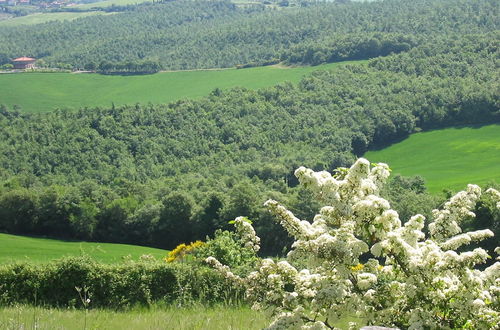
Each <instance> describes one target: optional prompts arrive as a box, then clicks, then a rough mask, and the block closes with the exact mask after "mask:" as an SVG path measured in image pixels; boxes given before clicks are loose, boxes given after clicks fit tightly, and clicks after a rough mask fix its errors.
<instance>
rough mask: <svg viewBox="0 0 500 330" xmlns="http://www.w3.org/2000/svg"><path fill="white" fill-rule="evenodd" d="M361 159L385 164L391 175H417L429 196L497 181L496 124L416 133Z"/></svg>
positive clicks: (499, 134) (499, 149)
mask: <svg viewBox="0 0 500 330" xmlns="http://www.w3.org/2000/svg"><path fill="white" fill-rule="evenodd" d="M364 157H365V158H367V159H368V160H369V161H371V162H384V163H387V164H389V166H390V167H391V168H392V170H393V173H399V174H402V175H405V176H412V175H421V176H422V177H424V178H425V180H426V185H427V188H428V189H429V191H430V192H432V193H438V192H441V191H442V190H443V189H452V190H455V191H458V190H462V189H464V188H465V187H466V186H467V184H468V183H475V184H484V183H487V182H489V181H496V182H500V125H498V124H497V125H488V126H483V127H462V128H448V129H442V130H435V131H429V132H423V133H417V134H413V135H411V136H410V137H409V138H408V139H406V140H404V141H402V142H400V143H396V144H394V145H392V146H390V147H388V148H385V149H383V150H379V151H369V152H367V153H366V154H365V155H364Z"/></svg>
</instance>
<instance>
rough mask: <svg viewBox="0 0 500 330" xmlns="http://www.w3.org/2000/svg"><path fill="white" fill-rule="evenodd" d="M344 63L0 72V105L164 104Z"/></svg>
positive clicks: (294, 78)
mask: <svg viewBox="0 0 500 330" xmlns="http://www.w3.org/2000/svg"><path fill="white" fill-rule="evenodd" d="M359 62H362V63H364V62H365V61H359ZM359 62H356V63H359ZM348 63H354V62H341V63H330V64H324V65H318V66H312V67H311V66H308V67H294V68H284V67H280V66H267V67H257V68H248V69H224V70H199V71H175V72H161V73H157V74H152V75H137V76H119V75H112V76H111V75H100V74H89V73H80V74H73V73H19V74H0V86H2V93H1V94H0V104H5V105H7V106H8V107H12V106H13V105H19V106H21V109H22V110H23V111H27V112H43V111H50V110H53V109H55V108H73V109H75V108H81V107H95V106H106V107H109V106H110V105H111V104H112V103H114V104H115V105H122V104H135V103H148V102H151V103H168V102H171V101H176V100H179V99H185V98H198V97H202V96H205V95H208V94H209V93H210V92H211V91H212V90H214V89H215V88H222V89H227V88H231V87H235V86H240V87H246V88H250V89H257V88H261V87H266V86H272V85H275V84H277V83H280V82H284V81H291V82H298V81H299V80H300V79H301V78H302V77H303V76H304V75H306V74H308V73H310V72H312V71H315V70H327V69H333V68H335V67H338V66H340V65H345V64H348Z"/></svg>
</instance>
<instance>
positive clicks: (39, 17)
mask: <svg viewBox="0 0 500 330" xmlns="http://www.w3.org/2000/svg"><path fill="white" fill-rule="evenodd" d="M109 14H110V13H105V12H102V11H91V12H81V13H76V12H61V13H34V14H30V15H26V16H19V17H13V18H9V19H5V20H0V27H8V26H19V25H34V24H42V23H47V22H50V21H71V20H74V19H77V18H80V17H86V16H93V15H109Z"/></svg>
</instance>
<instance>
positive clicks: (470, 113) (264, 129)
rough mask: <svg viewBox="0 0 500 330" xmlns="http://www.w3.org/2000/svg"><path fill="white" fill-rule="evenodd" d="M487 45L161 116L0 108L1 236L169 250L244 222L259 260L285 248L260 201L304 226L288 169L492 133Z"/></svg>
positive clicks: (450, 46)
mask: <svg viewBox="0 0 500 330" xmlns="http://www.w3.org/2000/svg"><path fill="white" fill-rule="evenodd" d="M498 44H499V43H498V36H497V35H496V34H495V33H488V34H481V35H465V36H462V37H460V38H458V39H449V38H447V37H445V36H443V37H442V38H440V39H436V41H435V43H434V44H433V45H432V48H429V45H421V46H416V47H415V48H413V49H411V50H409V51H407V52H404V53H401V54H393V55H390V56H387V57H380V58H377V59H373V60H371V61H369V62H368V64H367V65H345V66H342V67H339V68H336V69H335V70H333V71H316V72H314V73H313V74H311V75H309V76H307V77H305V78H304V79H302V80H301V81H300V82H299V83H298V84H292V83H282V84H279V85H277V86H274V87H267V88H262V89H258V90H249V89H245V88H235V89H229V90H217V89H215V90H213V91H212V92H211V93H210V94H209V95H208V96H206V97H203V98H199V99H196V100H187V99H185V100H180V101H176V102H174V103H170V104H167V105H154V104H148V105H140V104H137V105H129V106H121V107H117V106H115V107H108V108H99V109H81V110H79V111H55V112H49V113H42V114H40V113H39V114H36V113H31V114H30V113H23V112H18V111H15V110H12V109H8V108H6V107H3V108H2V109H1V111H0V113H1V115H0V128H1V129H0V150H1V152H0V178H1V180H2V182H3V183H2V185H1V186H0V229H2V230H4V231H8V232H10V233H23V234H38V235H54V236H56V237H65V238H78V239H83V240H96V241H109V242H121V243H133V244H146V245H153V246H158V247H163V248H173V247H175V245H176V244H178V243H180V242H183V241H192V240H194V239H203V238H205V236H206V235H212V234H213V232H214V231H215V230H216V229H217V228H227V226H228V225H227V222H228V221H229V220H232V219H233V218H234V217H236V216H239V215H245V216H248V217H250V218H251V219H253V220H255V224H256V226H257V229H258V230H259V234H260V235H261V237H262V238H263V250H265V251H274V252H272V253H275V252H276V251H281V249H282V246H283V242H286V240H287V238H286V236H283V235H284V234H283V232H280V231H279V230H278V229H276V226H275V225H273V223H272V220H271V219H270V218H269V215H268V214H267V213H266V212H264V211H263V210H262V203H263V202H264V201H265V200H266V199H267V198H270V197H273V198H275V199H280V200H286V202H285V203H286V205H287V206H289V207H290V208H291V209H292V210H293V211H294V212H297V214H298V215H300V216H301V217H303V218H306V219H307V218H309V217H311V216H312V215H314V211H315V210H314V207H309V208H305V209H304V208H303V203H304V202H305V201H307V200H310V196H309V197H308V196H307V194H306V195H305V192H303V191H301V190H300V189H299V188H297V187H296V185H297V181H296V179H295V178H294V176H293V171H294V170H295V169H296V168H297V167H299V166H301V165H303V166H308V167H312V168H314V169H316V170H318V169H325V170H330V171H331V170H334V169H335V168H337V167H338V166H350V164H351V163H352V161H353V159H355V157H356V156H360V155H363V154H364V153H365V152H366V151H367V150H368V149H370V148H374V147H380V146H384V145H387V144H390V143H393V142H395V141H399V140H401V139H403V138H405V137H407V136H409V135H410V134H412V133H414V132H416V131H419V130H424V131H425V130H430V129H437V128H444V127H451V126H457V125H464V124H467V125H470V124H486V123H497V122H499V121H500V117H499V114H500V112H499V108H498V104H499V103H498V90H499V89H498V88H495V86H498V81H499V80H498V73H497V72H492V71H491V68H492V67H495V62H496V60H497V51H498ZM431 50H432V51H431ZM234 71H235V72H240V71H242V70H234ZM126 78H132V77H126ZM487 152H496V151H495V150H489V151H487ZM421 190H422V189H419V190H418V191H421ZM424 190H425V188H424ZM285 195H286V196H288V197H284V196H285ZM413 200H416V199H415V198H413ZM424 206H425V207H432V203H427V204H425V205H424ZM417 211H418V210H417ZM412 212H413V210H412ZM407 213H409V211H408V212H407ZM186 224H188V225H186ZM174 228H183V230H177V229H176V230H174ZM280 246H281V247H280Z"/></svg>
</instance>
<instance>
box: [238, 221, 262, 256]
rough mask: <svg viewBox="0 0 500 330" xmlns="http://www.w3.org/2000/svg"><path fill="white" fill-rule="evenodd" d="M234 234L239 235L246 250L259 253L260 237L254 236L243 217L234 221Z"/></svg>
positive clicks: (252, 230)
mask: <svg viewBox="0 0 500 330" xmlns="http://www.w3.org/2000/svg"><path fill="white" fill-rule="evenodd" d="M234 226H235V228H236V232H237V233H238V234H239V235H240V238H241V240H242V241H243V244H244V246H245V247H246V248H248V249H251V250H253V251H254V252H259V250H260V237H258V236H257V235H256V234H255V229H253V227H252V224H251V223H250V222H248V219H247V218H245V217H237V218H236V219H235V220H234Z"/></svg>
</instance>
